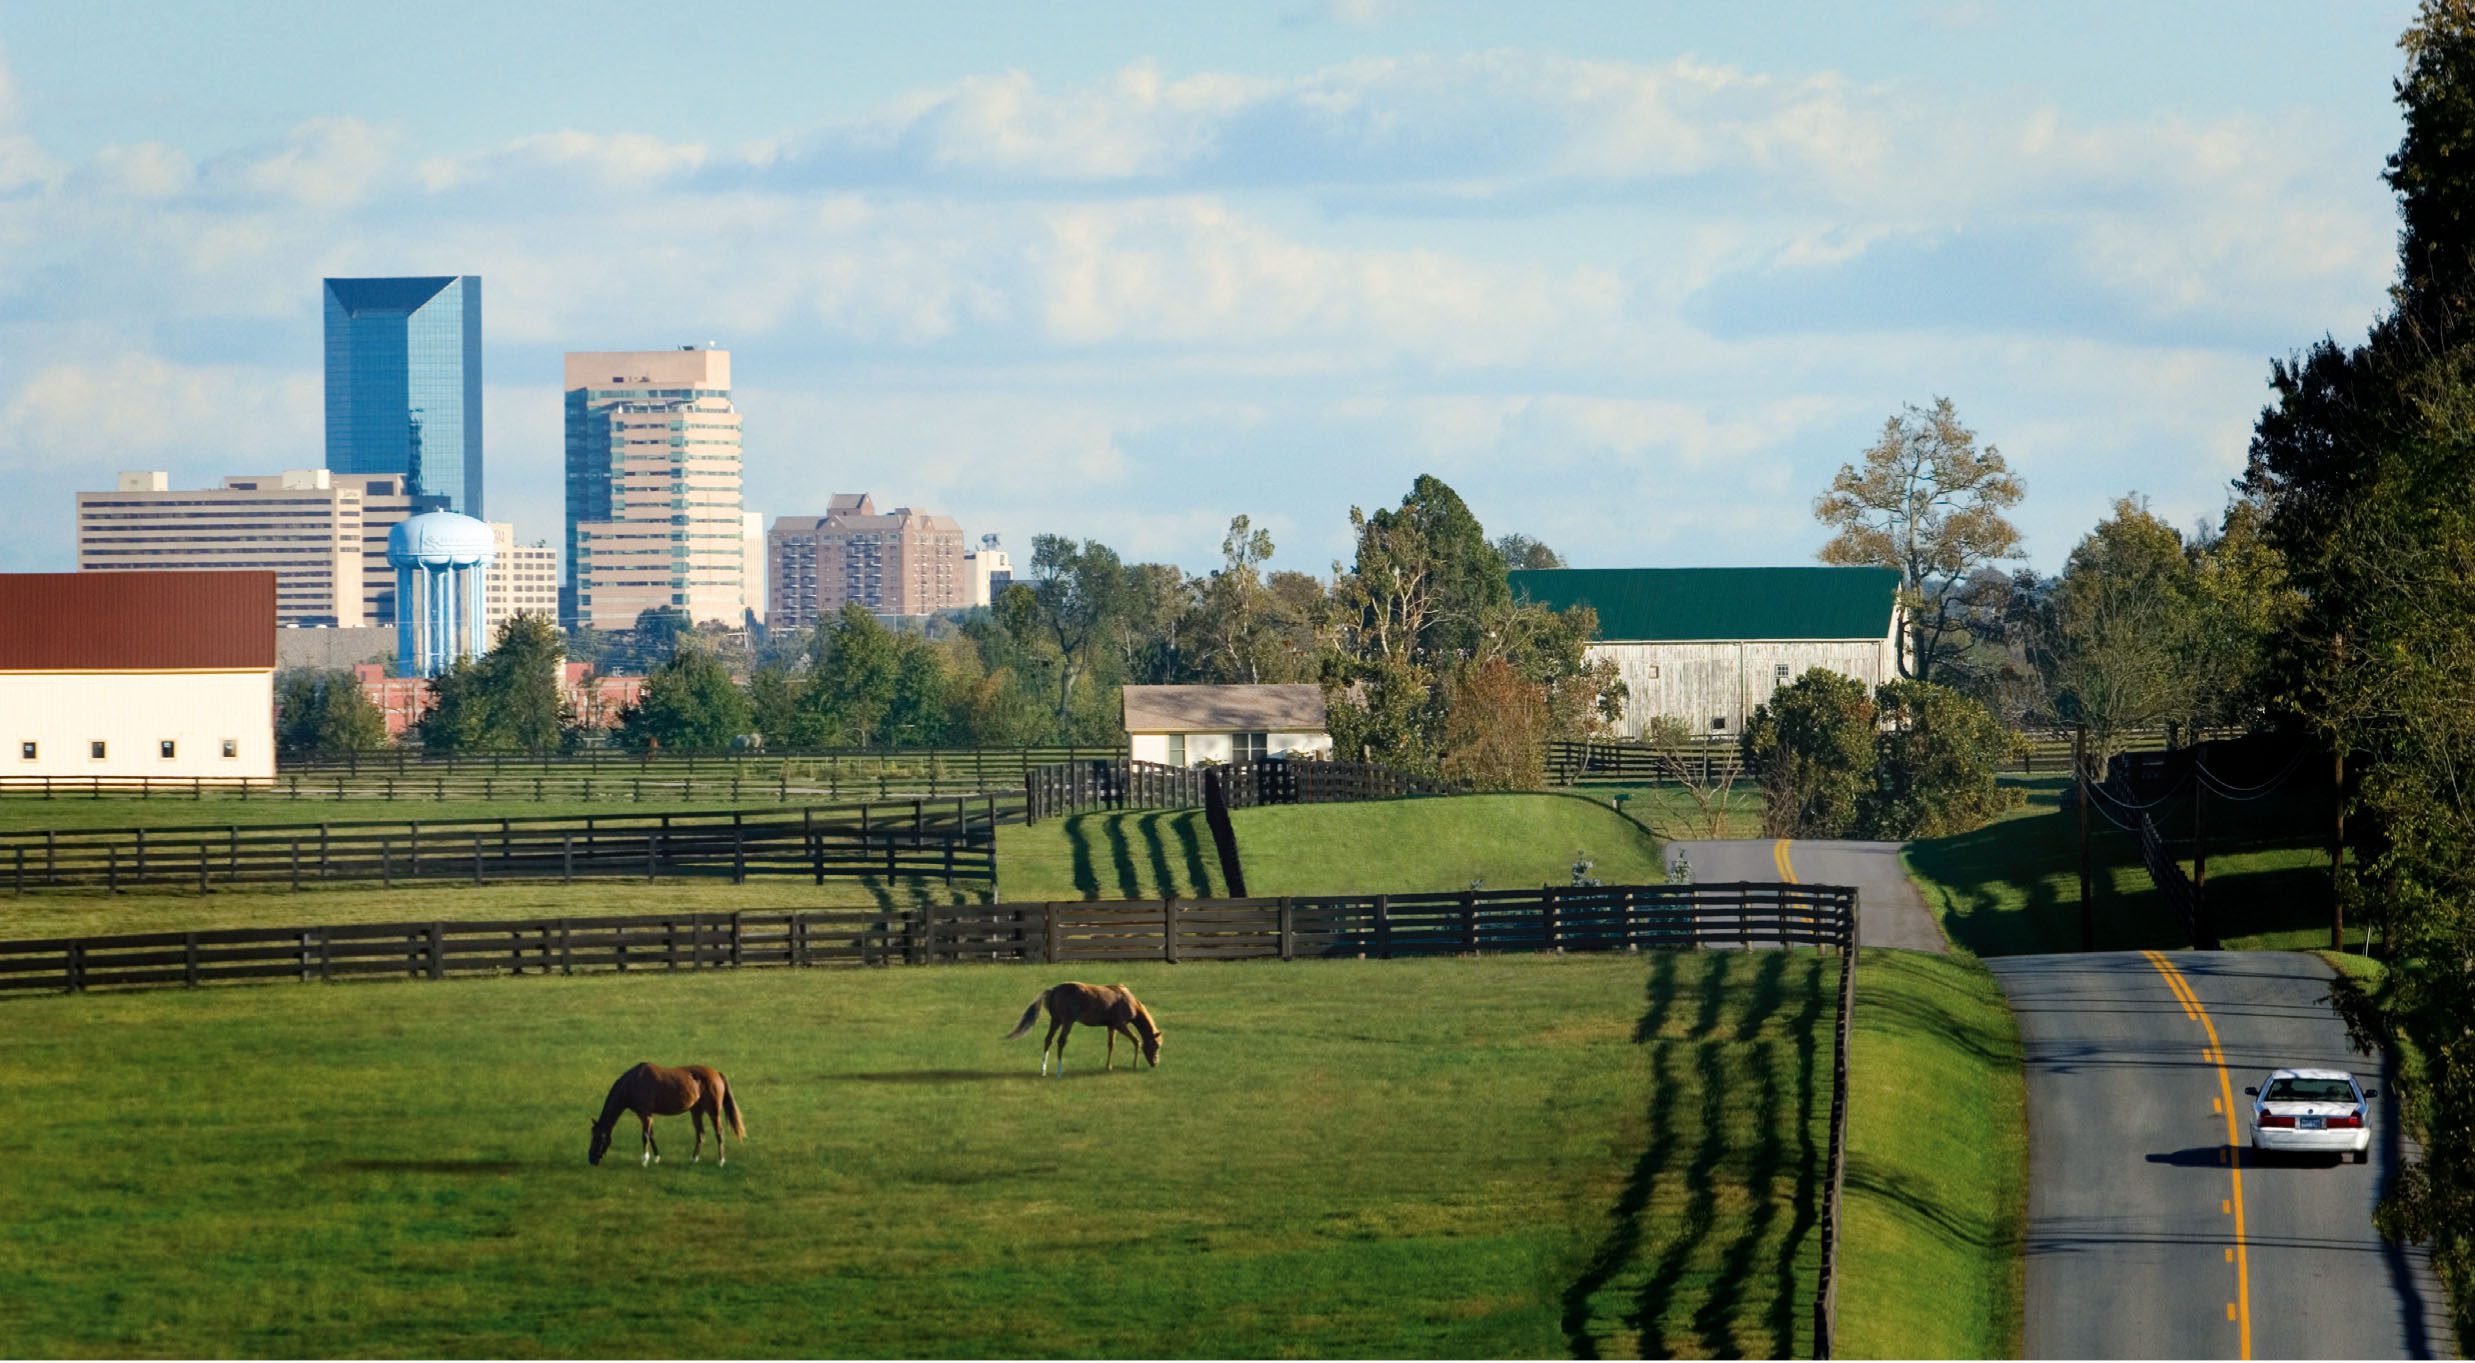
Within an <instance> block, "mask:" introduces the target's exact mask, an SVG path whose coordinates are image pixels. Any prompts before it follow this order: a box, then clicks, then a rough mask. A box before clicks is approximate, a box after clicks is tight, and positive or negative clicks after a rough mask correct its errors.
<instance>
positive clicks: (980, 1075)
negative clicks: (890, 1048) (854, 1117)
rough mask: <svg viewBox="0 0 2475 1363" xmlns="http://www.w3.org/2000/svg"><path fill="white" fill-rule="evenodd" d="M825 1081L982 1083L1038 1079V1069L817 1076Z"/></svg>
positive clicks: (837, 1082) (877, 1072)
mask: <svg viewBox="0 0 2475 1363" xmlns="http://www.w3.org/2000/svg"><path fill="white" fill-rule="evenodd" d="M817 1077H818V1079H820V1080H821V1081H823V1082H825V1083H828V1084H986V1083H1016V1082H1019V1081H1021V1080H1025V1079H1038V1078H1041V1077H1042V1075H1041V1074H1040V1072H1039V1071H1038V1070H870V1071H865V1072H862V1073H858V1074H824V1075H819V1076H817Z"/></svg>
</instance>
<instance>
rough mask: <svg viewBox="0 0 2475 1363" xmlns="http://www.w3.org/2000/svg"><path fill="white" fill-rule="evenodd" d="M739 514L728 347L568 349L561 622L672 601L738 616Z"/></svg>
mask: <svg viewBox="0 0 2475 1363" xmlns="http://www.w3.org/2000/svg"><path fill="white" fill-rule="evenodd" d="M745 514H746V513H745V509H744V508H743V507H742V506H741V502H740V446H739V409H738V408H737V407H735V406H733V405H731V400H730V352H729V351H727V350H710V349H699V348H697V347H695V346H681V347H680V348H678V349H677V350H623V351H591V352H578V353H572V354H570V355H569V356H568V357H567V560H566V564H565V566H564V572H565V579H564V583H563V585H562V587H561V589H560V592H559V607H560V608H559V618H560V622H561V623H562V624H565V625H569V626H571V627H572V626H577V625H585V626H590V627H592V628H594V629H629V628H632V627H634V625H635V623H636V617H637V616H639V615H640V614H642V613H643V612H645V611H648V610H653V609H657V608H667V607H676V608H678V609H680V610H683V611H685V612H687V614H688V618H689V619H690V620H694V621H697V622H700V623H701V622H703V621H706V620H720V621H723V622H726V623H729V624H734V625H735V624H738V623H740V620H741V615H740V611H741V609H742V607H743V604H744V601H743V593H744V591H745V586H744V583H743V582H742V577H743V575H744V571H745V569H744V558H745V551H744V547H743V545H742V543H741V535H742V531H743V523H742V517H743V516H744V515H745Z"/></svg>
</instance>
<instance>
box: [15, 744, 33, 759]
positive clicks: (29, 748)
mask: <svg viewBox="0 0 2475 1363" xmlns="http://www.w3.org/2000/svg"><path fill="white" fill-rule="evenodd" d="M17 755H18V756H19V757H21V758H24V759H25V760H26V761H29V762H31V761H33V760H34V745H33V744H32V743H20V744H18V745H17Z"/></svg>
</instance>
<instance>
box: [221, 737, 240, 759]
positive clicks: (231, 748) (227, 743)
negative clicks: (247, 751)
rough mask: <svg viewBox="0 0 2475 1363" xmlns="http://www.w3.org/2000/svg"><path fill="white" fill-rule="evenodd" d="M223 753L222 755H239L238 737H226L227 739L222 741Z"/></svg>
mask: <svg viewBox="0 0 2475 1363" xmlns="http://www.w3.org/2000/svg"><path fill="white" fill-rule="evenodd" d="M223 755H224V756H226V757H238V756H240V755H241V741H240V740H239V739H237V738H227V739H225V740H224V741H223Z"/></svg>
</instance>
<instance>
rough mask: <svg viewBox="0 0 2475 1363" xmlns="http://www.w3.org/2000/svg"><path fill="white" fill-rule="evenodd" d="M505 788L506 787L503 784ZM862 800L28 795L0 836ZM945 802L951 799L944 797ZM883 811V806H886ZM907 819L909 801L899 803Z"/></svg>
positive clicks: (14, 800) (9, 799)
mask: <svg viewBox="0 0 2475 1363" xmlns="http://www.w3.org/2000/svg"><path fill="white" fill-rule="evenodd" d="M509 784H510V785H513V784H514V783H513V781H512V780H511V781H510V783H509ZM861 798H863V797H861V796H857V795H853V796H847V797H844V798H842V799H838V800H830V799H827V798H825V797H824V796H821V795H820V796H816V797H814V798H807V797H802V796H798V795H794V796H792V797H791V799H790V800H789V801H787V802H785V801H782V800H777V799H775V798H774V792H773V788H772V787H767V788H765V789H763V790H761V791H760V790H758V789H756V788H755V787H754V785H753V784H751V785H750V786H749V787H747V788H746V790H745V791H743V793H742V798H740V799H738V800H733V799H731V798H730V791H729V790H728V789H727V788H725V789H722V790H719V791H707V790H706V789H704V787H703V786H701V785H700V786H698V788H697V791H696V795H695V798H693V799H681V798H679V797H678V796H677V795H676V794H675V793H674V794H672V795H668V796H658V797H657V795H656V794H655V792H653V791H651V790H648V791H647V792H646V797H645V799H644V801H643V803H641V804H640V803H637V802H636V801H633V800H627V799H617V800H591V801H587V800H572V799H571V800H560V799H552V800H546V801H538V802H537V801H534V800H529V799H523V798H520V797H519V796H517V795H512V794H511V795H509V796H507V797H505V798H502V799H498V800H487V801H485V800H478V799H472V800H461V799H450V800H432V799H428V798H418V799H417V798H415V797H413V796H412V795H410V794H407V795H405V796H404V797H403V798H402V799H398V800H364V799H353V800H307V799H304V800H287V799H283V798H280V797H275V798H270V797H268V796H264V795H254V796H251V797H250V798H248V799H246V800H242V799H236V798H234V797H232V796H230V795H219V794H217V793H215V792H213V791H208V792H207V793H206V795H205V797H204V798H202V799H191V798H190V797H189V796H187V795H169V794H167V795H157V796H154V797H152V798H149V799H143V800H141V799H138V798H136V797H134V796H128V795H107V796H103V797H101V798H99V799H96V798H89V797H87V796H83V795H62V796H60V797H58V798H56V799H50V800H46V799H42V798H40V797H37V796H30V795H9V796H6V797H0V831H7V832H18V831H22V830H33V831H36V832H40V831H42V830H43V829H47V828H53V829H61V830H64V831H65V830H67V829H72V828H175V827H195V826H197V825H200V824H206V825H210V826H213V827H218V828H221V827H226V826H234V825H237V826H239V827H241V828H260V827H264V826H266V825H268V824H316V823H319V822H320V821H322V820H324V821H329V822H334V823H344V822H349V821H352V820H363V821H370V820H377V821H381V822H387V823H402V822H405V821H407V820H411V819H419V820H421V821H423V822H425V823H426V822H428V821H430V820H432V819H436V820H438V821H440V822H442V823H444V822H447V821H449V820H457V819H536V818H552V817H557V818H579V819H580V818H583V817H584V816H586V815H588V814H589V815H593V816H595V817H597V818H611V819H620V818H627V817H630V816H633V815H637V814H672V813H678V812H681V811H687V810H700V809H781V808H790V809H796V808H798V807H800V806H801V805H828V804H849V803H853V802H856V801H857V800H859V799H861ZM945 798H946V799H947V800H949V801H950V800H952V799H953V798H954V797H952V796H947V797H945ZM888 803H891V802H890V801H889V802H888ZM901 803H902V804H903V805H904V806H905V813H906V814H907V813H908V806H909V804H910V801H909V800H907V799H906V800H903V801H901Z"/></svg>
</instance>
